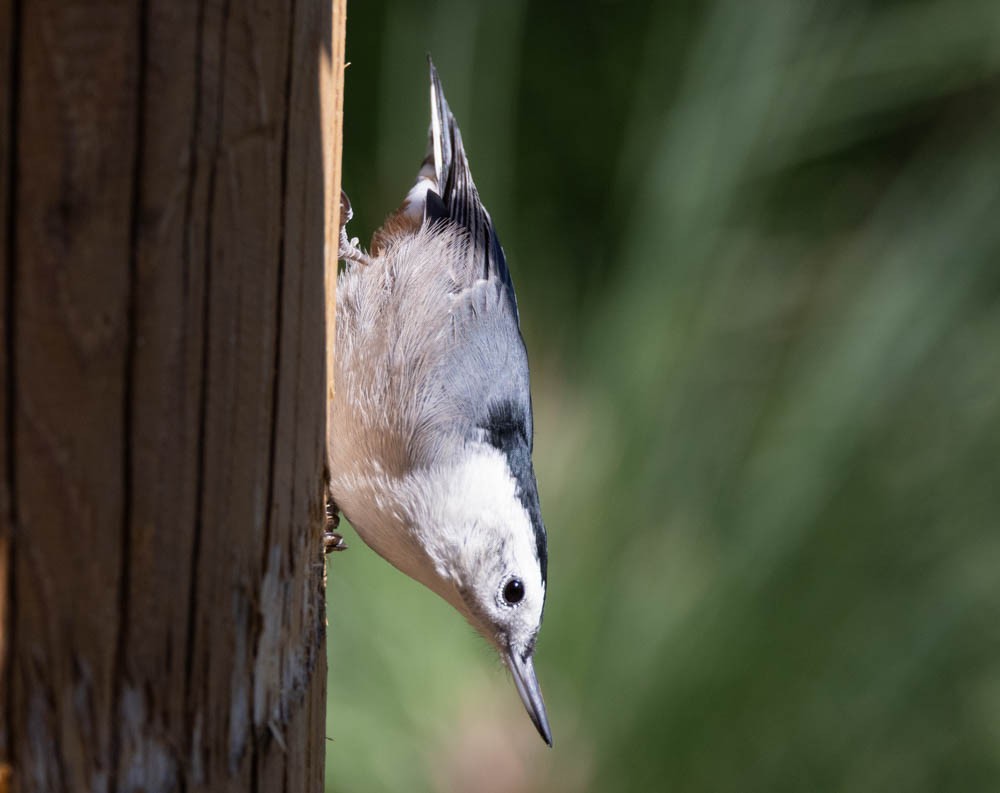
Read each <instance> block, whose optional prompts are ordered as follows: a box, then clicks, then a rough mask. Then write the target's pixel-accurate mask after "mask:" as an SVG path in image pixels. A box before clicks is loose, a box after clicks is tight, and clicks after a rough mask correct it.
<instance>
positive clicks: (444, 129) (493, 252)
mask: <svg viewBox="0 0 1000 793" xmlns="http://www.w3.org/2000/svg"><path fill="white" fill-rule="evenodd" d="M427 63H428V66H429V67H430V77H431V129H430V140H429V145H428V150H429V151H428V158H430V157H433V163H434V177H435V181H436V185H435V186H434V188H431V189H429V190H428V191H427V195H426V199H425V203H424V217H425V219H427V220H429V221H435V220H440V221H450V222H452V223H455V224H457V225H458V226H460V227H462V228H463V229H465V230H466V231H467V232H468V234H469V240H470V242H471V244H472V246H473V247H474V249H475V250H476V253H477V255H481V256H482V257H483V273H482V277H484V278H489V277H491V276H492V277H496V278H500V279H501V280H502V281H503V282H504V283H505V284H506V285H507V286H508V290H507V291H508V294H509V295H510V300H511V302H512V303H514V311H515V316H516V312H517V306H516V302H515V300H514V285H513V283H511V279H510V272H509V271H508V269H507V260H506V258H505V257H504V253H503V248H502V247H501V246H500V240H499V239H498V238H497V234H496V230H495V229H494V228H493V221H492V220H491V219H490V214H489V212H487V211H486V208H485V207H484V206H483V202H482V201H481V200H480V198H479V191H478V190H476V185H475V183H474V182H473V181H472V171H471V170H470V169H469V161H468V159H467V158H466V156H465V147H464V146H463V145H462V133H461V132H460V131H459V129H458V123H457V122H456V121H455V117H454V116H453V115H452V112H451V108H450V107H448V100H447V99H446V98H445V95H444V89H443V88H442V87H441V79H440V77H438V73H437V69H435V68H434V63H433V61H431V58H430V56H427ZM428 170H429V169H428ZM435 188H436V189H435Z"/></svg>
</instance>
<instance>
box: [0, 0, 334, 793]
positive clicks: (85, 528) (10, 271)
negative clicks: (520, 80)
mask: <svg viewBox="0 0 1000 793" xmlns="http://www.w3.org/2000/svg"><path fill="white" fill-rule="evenodd" d="M0 15H2V16H0V63H2V64H3V70H2V74H3V75H4V76H3V77H2V78H0V128H2V130H3V133H2V138H0V222H2V223H3V224H4V235H3V245H2V248H0V290H2V306H3V309H2V312H0V419H2V421H3V430H2V432H0V439H2V440H0V617H2V625H3V629H2V631H0V658H2V667H3V668H2V670H0V698H2V699H0V791H4V792H5V791H6V790H8V789H12V790H19V791H139V790H142V791H146V792H147V793H154V791H171V790H183V791H187V792H188V793H192V792H193V791H209V790H211V791H228V790H232V791H283V790H289V791H297V792H298V791H307V792H310V793H315V792H316V791H320V790H321V789H322V785H323V757H324V749H325V742H324V723H325V705H326V700H325V694H326V692H325V679H326V660H325V613H324V562H323V555H322V529H323V478H322V473H323V465H324V461H325V452H324V444H325V439H326V433H325V423H326V410H325V400H326V397H327V393H328V390H329V388H328V383H327V373H326V368H327V366H328V362H327V345H326V338H327V333H328V328H327V323H328V322H329V323H331V327H332V306H333V294H332V289H333V286H334V283H335V278H334V274H335V270H336V260H335V257H336V230H337V228H338V219H337V212H338V208H339V179H340V168H339V156H340V112H341V111H340V108H341V104H340V102H341V96H342V93H343V91H342V86H343V82H342V80H343V69H342V64H343V54H344V45H343V33H344V18H345V17H344V2H343V0H290V2H278V0H255V1H252V0H97V1H96V2H95V0H9V1H8V2H5V3H3V4H2V10H0ZM328 313H329V314H330V316H329V317H327V314H328ZM329 338H331V340H332V335H331V336H330V337H329Z"/></svg>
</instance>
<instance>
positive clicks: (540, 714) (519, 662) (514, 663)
mask: <svg viewBox="0 0 1000 793" xmlns="http://www.w3.org/2000/svg"><path fill="white" fill-rule="evenodd" d="M507 666H508V667H509V668H510V672H511V674H512V675H513V676H514V684H515V685H516V686H517V693H518V694H520V695H521V701H522V702H523V703H524V707H525V708H526V709H527V711H528V715H529V716H531V721H532V722H533V723H534V725H535V729H537V730H538V734H539V735H541V736H542V739H543V740H544V741H545V743H547V744H548V745H549V746H552V730H550V729H549V717H548V715H547V714H546V713H545V702H543V701H542V690H541V689H540V688H539V687H538V678H537V677H535V665H534V663H532V660H531V656H530V655H529V656H527V657H522V656H521V654H520V653H518V652H517V651H516V650H514V649H513V648H508V650H507Z"/></svg>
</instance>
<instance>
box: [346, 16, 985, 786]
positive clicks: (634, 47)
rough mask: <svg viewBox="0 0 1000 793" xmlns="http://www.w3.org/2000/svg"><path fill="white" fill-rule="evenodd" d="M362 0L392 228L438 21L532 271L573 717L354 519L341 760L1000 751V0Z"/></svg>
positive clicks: (372, 111)
mask: <svg viewBox="0 0 1000 793" xmlns="http://www.w3.org/2000/svg"><path fill="white" fill-rule="evenodd" d="M349 12H350V16H349V19H348V42H347V53H348V60H349V61H351V62H352V64H351V66H350V68H349V69H348V71H347V92H346V108H345V119H346V121H345V150H344V185H345V188H346V190H347V191H348V193H349V194H350V196H351V198H352V201H353V203H354V207H355V210H356V218H355V220H354V222H353V224H352V227H351V231H352V233H353V234H355V235H358V236H361V237H362V238H364V237H366V236H368V234H370V232H371V231H372V230H374V229H375V228H376V227H377V226H378V224H379V223H380V222H381V220H382V218H383V217H384V216H385V215H386V214H387V213H388V212H389V211H391V210H392V209H393V208H394V207H395V206H397V205H398V204H399V202H400V201H401V199H402V197H403V196H404V195H405V193H406V190H407V189H408V187H409V185H410V183H411V180H412V179H413V176H414V174H415V171H416V169H417V167H418V165H419V163H420V160H421V159H422V156H423V152H424V146H425V131H426V127H427V123H428V114H429V111H428V107H427V87H426V69H425V65H424V63H425V62H424V55H425V53H426V52H428V51H429V52H431V53H432V54H433V56H434V58H435V62H436V64H437V66H438V68H439V70H440V72H441V74H442V78H443V80H444V83H445V88H446V90H447V92H448V96H449V99H450V102H451V105H452V108H453V109H454V111H455V113H456V116H457V117H458V119H459V122H460V123H461V125H462V130H463V136H464V138H465V141H466V145H467V149H468V151H469V154H470V161H471V163H472V168H473V173H474V174H475V176H476V181H477V184H478V186H479V189H480V192H481V194H482V196H483V198H484V201H485V203H486V205H487V207H488V208H489V209H490V211H491V213H492V214H493V217H494V220H495V222H496V226H497V228H498V229H499V232H500V236H501V239H502V240H503V243H504V247H505V249H506V251H507V254H508V259H509V261H510V263H511V268H512V271H513V274H514V278H515V281H516V283H517V285H518V295H519V300H520V304H521V314H522V322H523V326H524V331H525V336H526V339H527V343H528V349H529V354H530V357H531V361H532V376H533V391H534V401H535V411H536V449H535V459H536V468H537V472H538V479H539V485H540V490H541V496H542V504H543V509H544V513H545V517H546V522H547V524H548V527H549V542H550V582H549V586H550V589H549V595H548V606H547V610H546V620H545V626H544V630H543V631H542V636H541V641H540V643H539V649H538V653H537V657H536V658H537V660H536V665H537V668H538V670H539V677H540V680H541V683H542V688H543V690H544V691H545V694H546V699H547V702H548V704H549V712H550V716H551V721H552V725H553V730H554V735H555V749H553V750H551V751H550V750H548V749H546V748H545V747H544V746H543V745H542V743H541V741H539V740H538V738H537V736H536V735H535V734H534V730H533V729H532V727H531V724H530V722H529V721H528V718H527V716H526V715H525V714H524V713H523V712H522V710H521V706H520V703H519V701H518V698H517V694H516V692H515V690H514V687H513V685H512V683H511V682H510V680H509V677H508V676H507V675H506V674H505V673H504V672H503V671H502V669H501V667H500V665H499V662H498V661H497V660H495V659H494V658H492V657H491V654H490V652H489V651H488V649H487V648H486V647H485V646H484V645H483V643H482V642H480V641H479V640H477V639H475V638H474V637H473V635H472V631H471V629H469V628H467V627H466V626H464V624H463V623H462V620H461V618H460V617H458V616H457V615H456V614H454V613H452V612H451V611H450V609H449V608H448V607H447V606H446V605H445V604H444V603H442V602H438V601H437V600H436V598H435V597H434V596H433V595H431V594H430V593H427V592H425V591H423V590H422V589H421V588H420V587H419V586H418V585H417V584H415V583H413V582H411V581H409V580H408V579H405V578H404V577H403V576H401V575H400V574H399V573H397V572H396V571H395V570H394V569H392V568H390V567H389V566H388V565H387V564H385V563H384V562H382V560H380V559H378V558H377V557H375V556H374V554H372V553H371V552H370V551H368V549H367V548H364V547H363V545H362V543H361V542H360V541H359V540H357V539H356V538H354V541H353V542H352V549H351V551H350V552H349V553H347V554H344V555H341V556H337V557H336V558H335V559H332V560H331V565H332V566H331V571H330V622H331V642H330V651H331V671H330V674H331V678H330V708H329V724H328V730H327V732H328V735H329V736H330V737H331V739H332V742H331V743H329V744H328V747H329V754H328V767H329V768H328V789H329V790H331V791H381V790H385V791H398V790H411V791H429V790H456V791H458V790H477V791H493V790H496V791H500V790H503V791H536V790H537V791H542V790H545V791H583V790H588V791H618V790H636V791H646V790H670V791H677V792H678V793H679V792H681V791H685V792H686V791H692V792H693V791H705V792H706V793H709V792H710V793H720V791H740V793H747V792H748V791H768V792H769V793H774V792H775V791H801V790H809V791H852V792H853V791H861V792H864V791H873V792H874V791H886V790H906V791H909V792H910V793H919V792H920V791H932V790H933V791H940V790H954V791H963V793H965V792H968V791H984V792H985V791H990V792H991V793H992V792H993V791H996V790H1000V5H998V4H997V2H996V0H950V1H949V2H944V0H940V1H939V2H908V1H907V2H904V1H903V0H896V2H864V1H863V0H831V2H823V3H821V2H812V1H810V0H761V2H755V3H751V2H746V0H716V1H715V2H709V1H708V0H706V1H705V2H699V3H695V2H683V1H682V0H674V1H673V2H659V3H653V2H649V0H646V1H645V2H641V1H640V2H617V1H615V0H585V1H584V2H579V3H574V4H572V5H570V4H558V5H557V4H552V3H533V4H529V3H527V2H524V0H512V1H511V2H504V3H490V2H485V0H480V1H479V2H469V0H441V1H440V2H435V3H430V2H418V3H414V2H392V1H391V0H378V1H376V0H367V1H366V2H356V3H352V5H351V7H350V9H349ZM352 537H353V535H352Z"/></svg>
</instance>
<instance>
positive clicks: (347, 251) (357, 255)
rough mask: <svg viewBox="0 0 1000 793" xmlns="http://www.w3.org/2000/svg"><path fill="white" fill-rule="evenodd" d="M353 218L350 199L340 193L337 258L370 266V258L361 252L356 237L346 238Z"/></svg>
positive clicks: (343, 193)
mask: <svg viewBox="0 0 1000 793" xmlns="http://www.w3.org/2000/svg"><path fill="white" fill-rule="evenodd" d="M353 217H354V210H353V209H352V208H351V199H349V198H348V197H347V193H345V192H344V191H343V190H341V191H340V249H339V251H338V252H337V258H339V259H343V260H344V261H345V262H356V263H357V264H361V265H365V266H367V265H369V264H371V261H372V260H371V257H370V256H369V255H368V254H367V253H365V252H364V251H363V250H361V246H360V245H358V238H357V237H350V238H349V237H348V236H347V224H348V222H350V220H351V218H353Z"/></svg>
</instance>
